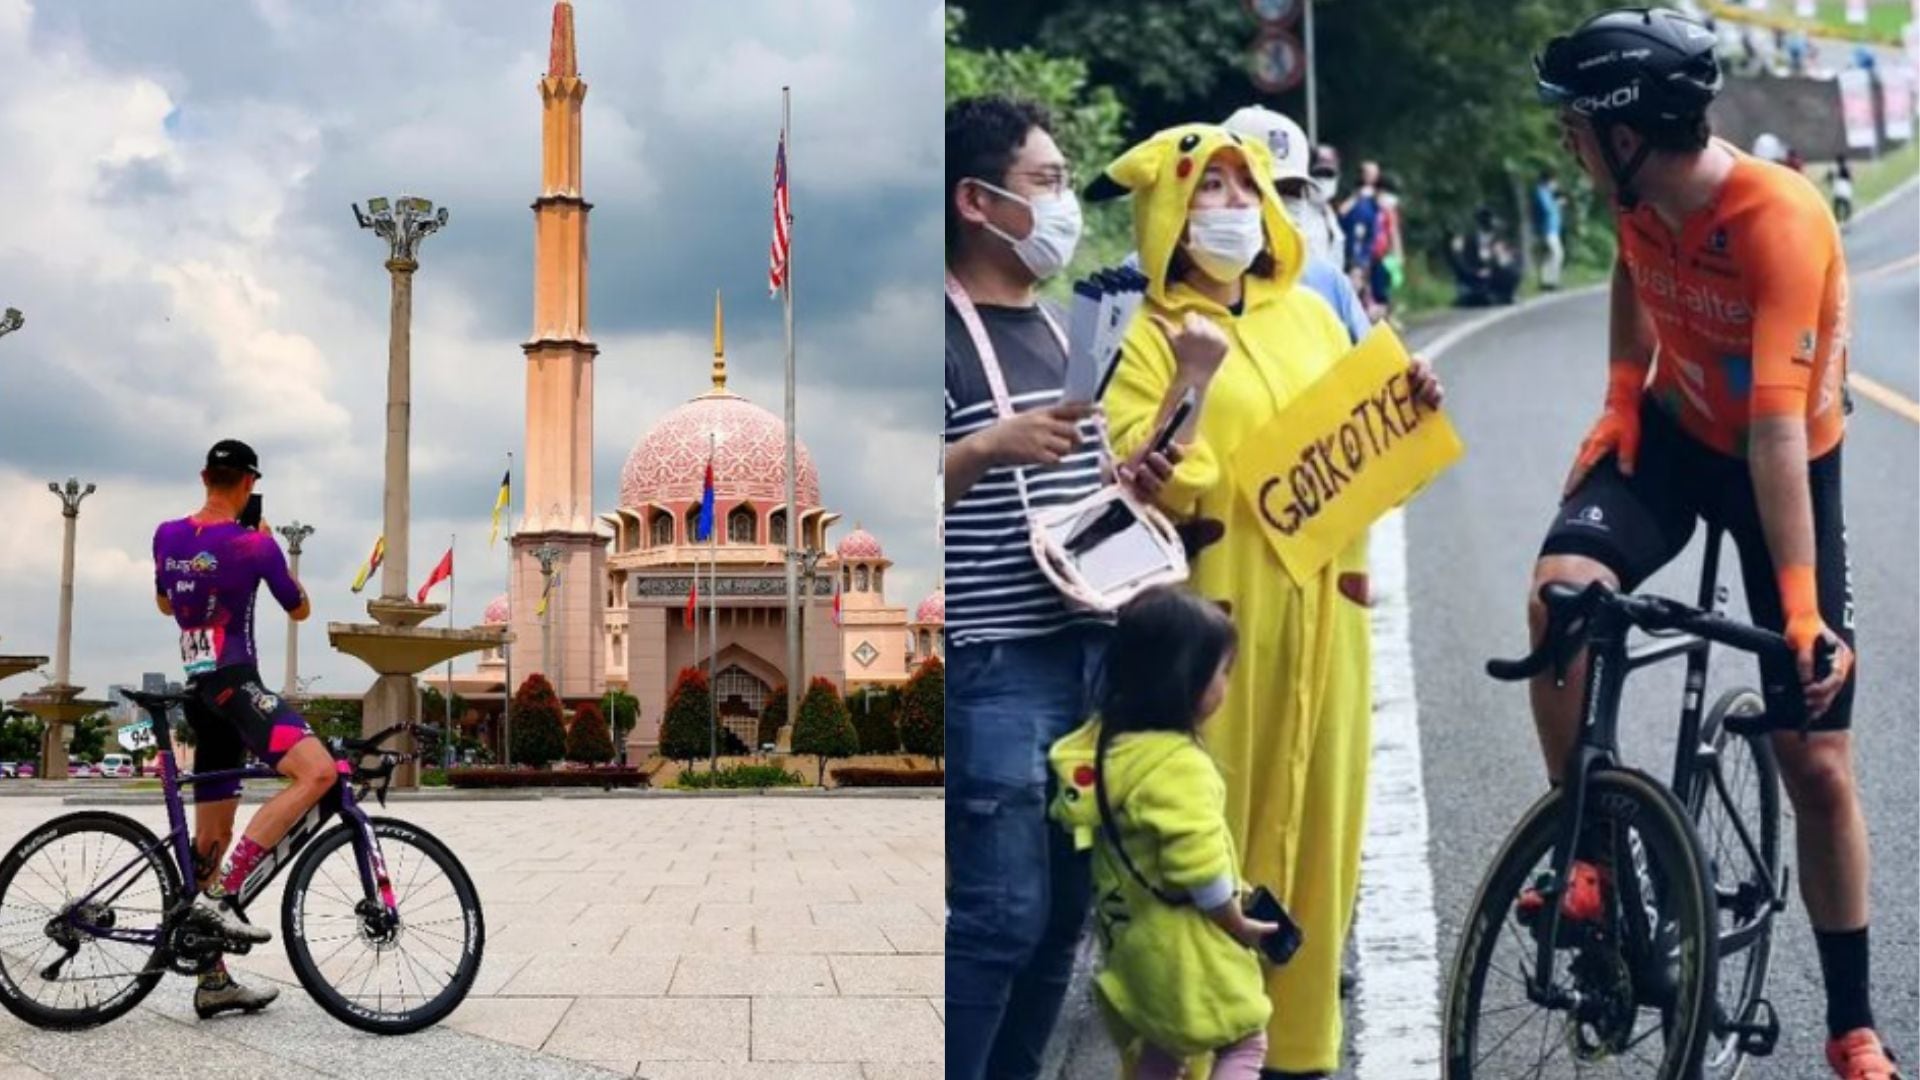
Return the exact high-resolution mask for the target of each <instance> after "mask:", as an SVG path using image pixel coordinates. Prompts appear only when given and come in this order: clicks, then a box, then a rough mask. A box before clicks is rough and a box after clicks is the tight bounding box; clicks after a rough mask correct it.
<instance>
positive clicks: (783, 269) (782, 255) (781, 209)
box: [767, 130, 793, 296]
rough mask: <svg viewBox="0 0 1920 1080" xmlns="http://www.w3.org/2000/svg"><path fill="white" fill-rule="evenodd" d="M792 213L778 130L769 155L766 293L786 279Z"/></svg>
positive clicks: (776, 290) (776, 292)
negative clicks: (770, 237) (770, 191)
mask: <svg viewBox="0 0 1920 1080" xmlns="http://www.w3.org/2000/svg"><path fill="white" fill-rule="evenodd" d="M792 224H793V215H792V214H791V213H789V211H788V207H787V133H786V131H785V130H782V131H781V132H780V149H779V151H778V152H776V153H775V154H774V157H773V243H772V245H771V246H769V248H768V250H767V294H768V295H769V296H778V295H780V288H781V286H783V285H785V284H786V283H787V255H788V244H789V243H790V242H791V240H792V237H791V236H790V235H789V234H788V231H787V230H788V228H789V227H790V226H791V225H792Z"/></svg>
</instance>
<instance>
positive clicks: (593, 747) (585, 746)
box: [567, 703, 613, 765]
mask: <svg viewBox="0 0 1920 1080" xmlns="http://www.w3.org/2000/svg"><path fill="white" fill-rule="evenodd" d="M567 760H568V761H578V762H581V763H582V764H586V765H604V764H606V763H607V762H609V761H612V760H613V736H612V734H611V733H609V732H608V731H607V721H606V718H605V717H603V716H601V715H600V709H599V707H598V706H596V705H594V704H592V703H588V704H585V705H582V706H580V707H579V708H578V709H575V710H574V712H573V726H572V727H570V728H568V729H567Z"/></svg>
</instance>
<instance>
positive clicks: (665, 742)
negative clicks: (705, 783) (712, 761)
mask: <svg viewBox="0 0 1920 1080" xmlns="http://www.w3.org/2000/svg"><path fill="white" fill-rule="evenodd" d="M712 709H713V697H712V693H711V691H710V690H708V688H707V676H706V673H705V672H703V671H701V670H700V669H699V668H681V669H680V677H679V678H678V679H676V680H674V684H673V693H671V694H669V695H668V696H667V712H666V715H665V717H663V718H662V720H661V721H660V756H661V757H664V758H672V759H673V760H675V761H680V762H688V763H691V762H693V761H696V760H698V759H700V758H703V757H706V756H707V754H708V752H709V751H710V750H711V749H712V747H713V742H712V736H711V734H710V732H709V728H708V724H709V722H710V719H711V716H710V714H711V712H712Z"/></svg>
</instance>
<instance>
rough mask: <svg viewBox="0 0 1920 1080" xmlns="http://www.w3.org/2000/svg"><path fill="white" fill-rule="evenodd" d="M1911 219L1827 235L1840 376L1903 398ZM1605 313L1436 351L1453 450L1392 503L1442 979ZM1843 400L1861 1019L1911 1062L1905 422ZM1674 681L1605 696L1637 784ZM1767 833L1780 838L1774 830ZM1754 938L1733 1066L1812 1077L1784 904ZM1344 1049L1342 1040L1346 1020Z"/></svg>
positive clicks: (1520, 692) (1796, 935)
mask: <svg viewBox="0 0 1920 1080" xmlns="http://www.w3.org/2000/svg"><path fill="white" fill-rule="evenodd" d="M1916 223H1920V195H1916V194H1915V192H1914V191H1912V190H1909V191H1908V192H1907V193H1906V194H1905V195H1903V196H1902V197H1900V198H1899V199H1897V200H1896V201H1895V202H1894V203H1892V204H1889V205H1888V206H1886V207H1885V208H1884V209H1882V210H1880V211H1879V212H1877V213H1876V214H1875V215H1874V216H1873V217H1872V218H1870V219H1866V220H1864V221H1862V222H1860V223H1859V224H1858V225H1857V227H1856V228H1855V229H1853V230H1852V232H1851V234H1850V236H1849V239H1848V251H1849V266H1850V268H1851V270H1852V272H1853V274H1854V277H1855V282H1856V285H1855V289H1854V291H1853V304H1854V339H1853V352H1852V355H1853V363H1854V367H1855V369H1856V370H1857V371H1859V372H1862V373H1864V374H1866V375H1868V376H1870V377H1871V378H1873V379H1875V380H1876V381H1878V382H1880V383H1882V384H1883V385H1885V386H1887V387H1889V388H1891V389H1893V390H1896V391H1898V392H1899V393H1901V394H1904V395H1907V396H1908V397H1912V396H1913V395H1914V394H1915V392H1916V390H1920V363H1917V362H1916V356H1917V352H1920V350H1917V349H1916V344H1915V337H1914V333H1915V326H1916V320H1917V318H1920V267H1916V266H1915V265H1914V263H1913V262H1912V261H1911V260H1912V258H1913V256H1914V255H1915V254H1916V252H1917V251H1920V227H1916ZM1903 264H1904V265H1903ZM1605 304H1606V300H1605V296H1604V294H1600V293H1596V294H1592V295H1588V296H1580V297H1570V298H1567V299H1564V300H1561V301H1558V302H1554V303H1550V304H1547V305H1544V306H1541V307H1539V308H1537V309H1534V310H1531V311H1526V312H1522V313H1520V314H1518V315H1516V316H1515V317H1513V318H1511V319H1508V320H1505V321H1503V322H1500V323H1498V324H1496V325H1493V326H1490V327H1488V328H1487V329H1485V330H1484V331H1481V332H1479V333H1477V334H1474V335H1473V336H1471V337H1469V338H1467V339H1466V340H1464V341H1462V342H1461V343H1460V344H1459V345H1458V346H1457V347H1455V348H1454V349H1453V350H1452V351H1451V353H1450V354H1449V355H1448V356H1447V357H1446V358H1445V359H1444V360H1442V361H1441V362H1440V367H1441V371H1442V373H1443V375H1444V376H1445V378H1446V381H1447V386H1448V409H1449V412H1451V413H1452V415H1453V419H1454V422H1455V424H1456V425H1457V426H1458V427H1459V429H1460V432H1461V435H1462V437H1463V439H1464V440H1465V442H1466V444H1467V446H1468V453H1467V457H1466V459H1465V460H1464V461H1463V462H1462V463H1461V465H1460V466H1459V467H1458V468H1456V469H1454V470H1453V471H1452V472H1451V473H1449V474H1448V475H1446V476H1445V477H1443V478H1441V480H1439V481H1438V482H1436V483H1435V484H1434V485H1433V487H1432V488H1430V489H1429V490H1428V491H1427V492H1426V493H1424V494H1423V496H1422V497H1421V498H1420V499H1419V501H1418V502H1417V503H1416V504H1415V505H1414V506H1413V507H1412V508H1411V510H1410V511H1409V512H1408V521H1407V547H1408V551H1407V559H1408V573H1409V581H1410V589H1411V593H1410V602H1411V606H1412V613H1413V618H1412V627H1413V651H1414V666H1415V672H1416V677H1417V679H1418V691H1419V701H1420V718H1421V728H1422V731H1421V751H1422V758H1423V764H1424V767H1425V782H1426V795H1427V800H1428V809H1429V814H1430V820H1431V821H1433V822H1434V826H1433V832H1432V835H1431V837H1430V845H1429V847H1430V856H1431V859H1430V862H1431V867H1432V871H1433V879H1434V900H1435V910H1436V913H1437V915H1438V919H1439V931H1440V956H1441V961H1442V964H1443V972H1444V970H1445V966H1447V965H1450V964H1451V961H1452V956H1453V950H1454V947H1455V942H1456V936H1457V931H1458V928H1459V927H1460V926H1461V925H1462V923H1463V922H1464V920H1465V917H1466V912H1467V907H1468V905H1469V904H1470V903H1471V902H1472V898H1473V897H1472V893H1473V890H1474V888H1475V886H1476V885H1477V884H1478V881H1479V877H1480V875H1481V872H1482V870H1483V869H1484V868H1485V867H1486V865H1487V863H1488V861H1489V860H1490V859H1491V857H1492V855H1493V853H1494V851H1495V849H1496V847H1497V845H1498V843H1499V841H1500V840H1501V839H1502V837H1503V836H1504V835H1505V833H1506V832H1507V830H1508V828H1509V827H1510V825H1511V824H1512V822H1513V821H1514V820H1516V819H1517V818H1518V817H1519V815H1520V814H1521V812H1522V811H1523V810H1524V809H1525V808H1526V806H1527V805H1528V804H1529V803H1530V802H1531V801H1532V800H1533V799H1534V798H1535V797H1536V796H1537V795H1538V794H1539V793H1540V790H1541V780H1540V777H1541V767H1540V762H1539V758H1538V755H1537V751H1536V747H1535V742H1534V739H1533V735H1532V727H1531V723H1530V721H1529V714H1528V712H1527V701H1526V692H1525V690H1524V688H1522V687H1519V686H1513V685H1508V684H1502V683H1496V682H1493V681H1492V680H1490V679H1488V678H1487V677H1486V676H1485V675H1484V674H1482V662H1483V661H1484V660H1485V659H1486V658H1488V657H1489V656H1494V655H1501V656H1511V655H1519V654H1521V653H1524V652H1525V651H1526V649H1525V630H1524V620H1523V614H1522V613H1523V603H1524V596H1525V588H1526V583H1527V579H1528V573H1529V569H1530V567H1531V564H1532V561H1533V558H1534V555H1535V552H1536V551H1537V548H1538V544H1539V540H1540V537H1541V535H1542V534H1543V532H1544V530H1545V528H1546V526H1547V524H1548V522H1549V515H1550V513H1551V511H1552V508H1553V507H1554V505H1555V502H1556V499H1557V495H1558V492H1559V487H1560V484H1561V482H1562V480H1563V479H1564V476H1565V470H1566V467H1567V464H1568V462H1570V461H1571V460H1572V458H1573V454H1574V449H1575V446H1576V445H1577V443H1578V442H1579V440H1580V438H1581V437H1582V435H1583V434H1584V433H1585V431H1586V429H1587V426H1588V425H1589V424H1590V423H1591V421H1592V418H1593V415H1594V413H1595V411H1596V407H1597V404H1598V402H1599V399H1600V397H1601V394H1602V381H1603V379H1604V375H1603V372H1604V366H1605V355H1604V350H1605V347H1606V337H1605ZM1856 399H1857V400H1856V407H1855V412H1854V415H1853V417H1852V419H1851V422H1850V423H1851V426H1850V429H1849V434H1848V438H1847V443H1846V450H1845V453H1846V455H1847V457H1846V473H1847V480H1846V507H1847V520H1848V532H1849V537H1850V542H1851V545H1852V555H1853V565H1854V587H1855V595H1856V601H1857V619H1858V634H1859V639H1860V650H1859V651H1860V657H1861V661H1860V665H1861V666H1860V672H1861V674H1860V680H1861V682H1860V690H1859V696H1858V703H1857V706H1856V710H1855V718H1854V731H1855V734H1856V739H1855V752H1856V758H1857V762H1858V770H1859V776H1860V786H1861V793H1862V798H1863V800H1864V802H1865V806H1866V813H1867V818H1868V824H1869V828H1870V835H1871V837H1872V844H1873V856H1874V871H1873V872H1874V878H1873V896H1872V901H1873V911H1874V915H1873V945H1874V995H1875V1003H1876V1009H1877V1012H1878V1015H1879V1019H1880V1022H1881V1026H1882V1028H1883V1031H1884V1032H1885V1034H1886V1035H1887V1036H1889V1037H1890V1039H1891V1041H1892V1043H1893V1045H1894V1046H1895V1047H1897V1048H1899V1049H1900V1050H1901V1051H1903V1052H1904V1054H1905V1055H1906V1056H1907V1057H1909V1058H1912V1057H1913V1056H1914V1055H1916V1054H1920V1026H1917V1024H1916V1016H1917V1014H1920V954H1916V937H1920V904H1917V903H1916V900H1915V892H1914V889H1915V882H1916V880H1920V863H1916V851H1915V848H1916V838H1917V837H1920V786H1917V785H1916V780H1915V772H1914V761H1915V756H1916V747H1915V744H1914V738H1915V725H1914V717H1915V715H1916V713H1917V712H1920V695H1917V694H1916V687H1915V664H1914V660H1915V642H1916V640H1920V629H1917V628H1916V626H1915V621H1916V608H1917V607H1920V579H1917V575H1916V547H1915V537H1916V535H1920V482H1916V479H1915V472H1914V462H1915V460H1916V456H1917V455H1920V427H1917V426H1916V425H1915V424H1914V423H1913V422H1912V421H1911V420H1909V419H1907V418H1904V417H1902V416H1900V415H1898V414H1896V413H1895V412H1894V411H1891V410H1889V409H1887V408H1886V407H1883V406H1882V405H1880V404H1877V403H1875V402H1873V401H1870V400H1865V399H1860V398H1859V396H1858V395H1856ZM1702 546H1703V545H1702V542H1701V537H1700V535H1699V534H1696V536H1695V541H1694V544H1693V546H1692V548H1691V549H1690V550H1689V552H1688V553H1687V554H1686V555H1684V556H1682V557H1681V559H1679V560H1678V561H1677V562H1676V563H1675V565H1673V566H1671V567H1669V568H1668V569H1667V570H1666V571H1664V572H1663V573H1661V574H1660V575H1659V576H1657V577H1656V578H1655V579H1654V580H1653V581H1651V582H1649V583H1648V585H1647V586H1645V587H1644V590H1645V591H1651V592H1655V593H1660V594H1663V595H1669V596H1675V597H1679V598H1683V599H1690V598H1692V597H1693V596H1694V594H1695V592H1696V589H1697V579H1698V573H1699V569H1698V568H1699V554H1700V551H1701V549H1702ZM1730 558H1731V557H1728V559H1727V560H1723V580H1731V579H1729V578H1728V577H1727V572H1730V571H1731V570H1732V567H1731V566H1730V565H1727V562H1728V561H1730ZM1733 592H1734V594H1735V596H1736V601H1735V609H1734V610H1735V612H1736V614H1743V613H1744V607H1743V605H1742V604H1741V603H1740V601H1739V600H1738V595H1739V593H1740V589H1739V587H1738V584H1737V581H1735V582H1734V585H1733ZM1721 655H1722V656H1724V655H1725V654H1721ZM1680 671H1681V669H1680V667H1679V666H1678V665H1667V666H1666V667H1664V668H1656V669H1650V670H1648V671H1646V672H1644V673H1641V674H1637V675H1636V676H1635V678H1634V679H1633V680H1632V681H1631V682H1630V683H1629V684H1628V688H1627V698H1626V702H1625V705H1624V708H1623V716H1622V733H1621V738H1622V747H1623V750H1624V752H1625V756H1626V757H1627V759H1628V761H1629V762H1630V763H1632V764H1636V765H1638V766H1640V767H1642V768H1646V769H1649V770H1651V771H1653V772H1654V773H1655V774H1656V775H1665V774H1666V773H1667V772H1668V771H1669V770H1670V767H1671V761H1672V749H1673V735H1674V728H1675V726H1676V722H1677V715H1678V707H1679V701H1680ZM1754 680H1755V676H1754V673H1753V671H1752V667H1751V663H1750V662H1748V661H1745V660H1744V659H1743V658H1742V659H1732V658H1729V659H1726V660H1723V661H1722V662H1721V663H1719V664H1718V665H1717V668H1716V670H1715V671H1714V672H1713V675H1712V687H1711V692H1710V693H1709V700H1711V699H1712V697H1713V696H1714V695H1715V694H1717V692H1718V690H1719V688H1720V687H1724V686H1731V685H1749V684H1751V683H1752V682H1753V681H1754ZM1489 778H1506V779H1505V782H1499V781H1498V780H1496V782H1491V783H1490V782H1489ZM1783 832H1784V834H1785V835H1786V836H1787V837H1791V835H1792V832H1791V827H1790V825H1789V826H1787V827H1786V828H1784V829H1783ZM1790 861H1796V862H1797V860H1790ZM1775 942H1776V945H1775V953H1774V956H1775V959H1774V968H1773V977H1772V980H1771V983H1770V996H1771V997H1772V999H1773V1001H1774V1003H1775V1005H1776V1006H1777V1007H1778V1010H1779V1014H1780V1017H1781V1023H1782V1029H1783V1030H1782V1035H1781V1045H1780V1047H1779V1050H1778V1052H1777V1053H1776V1054H1775V1055H1774V1056H1773V1057H1772V1058H1770V1059H1767V1060H1764V1061H1761V1062H1758V1063H1757V1064H1756V1066H1755V1067H1754V1068H1753V1069H1752V1070H1750V1072H1749V1075H1750V1076H1752V1077H1778V1078H1788V1077H1791V1078H1796V1080H1805V1078H1807V1077H1813V1076H1821V1075H1825V1074H1826V1073H1825V1066H1824V1063H1823V1061H1822V1056H1821V1054H1822V1051H1821V1044H1822V1041H1823V1040H1824V1037H1825V1030H1824V1025H1823V1015H1824V1013H1823V1008H1824V1006H1823V997H1822V994H1821V990H1820V979H1819V964H1818V960H1817V957H1816V955H1815V951H1814V947H1813V941H1812V936H1811V933H1810V931H1809V929H1808V926H1807V921H1806V916H1805V913H1804V911H1803V910H1801V908H1800V906H1799V904H1798V903H1797V902H1795V903H1794V904H1793V905H1792V906H1791V907H1790V908H1789V910H1788V911H1787V912H1786V914H1785V916H1784V919H1783V921H1782V922H1781V923H1780V924H1779V925H1778V929H1777V931H1776V935H1775ZM1362 977H1363V978H1364V977H1365V976H1364V973H1363V974H1362ZM1363 1023H1364V1018H1363ZM1359 1040H1360V1043H1361V1045H1362V1046H1364V1045H1365V1034H1364V1032H1362V1033H1361V1034H1360V1035H1359ZM1363 1075H1364V1073H1363Z"/></svg>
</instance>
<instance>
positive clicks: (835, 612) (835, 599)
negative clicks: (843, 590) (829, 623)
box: [833, 577, 840, 626]
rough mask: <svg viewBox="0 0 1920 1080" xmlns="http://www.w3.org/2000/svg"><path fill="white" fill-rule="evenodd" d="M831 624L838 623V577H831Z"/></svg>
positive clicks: (836, 624) (837, 624)
mask: <svg viewBox="0 0 1920 1080" xmlns="http://www.w3.org/2000/svg"><path fill="white" fill-rule="evenodd" d="M833 625H835V626H839V625H840V579H839V578H838V577H835V578H834V579H833Z"/></svg>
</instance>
